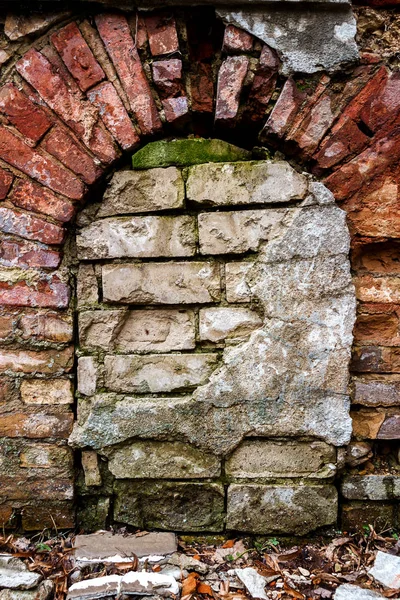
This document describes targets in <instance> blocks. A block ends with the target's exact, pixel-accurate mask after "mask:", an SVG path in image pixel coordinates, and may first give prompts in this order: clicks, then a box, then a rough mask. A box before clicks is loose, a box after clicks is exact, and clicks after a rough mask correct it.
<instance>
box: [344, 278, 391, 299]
mask: <svg viewBox="0 0 400 600" xmlns="http://www.w3.org/2000/svg"><path fill="white" fill-rule="evenodd" d="M354 283H355V287H356V296H357V299H358V300H361V301H363V302H380V303H384V302H391V303H400V277H393V276H390V275H389V276H386V277H384V276H383V277H382V276H379V277H378V276H374V275H363V276H362V277H360V276H359V277H356V278H355V280H354Z"/></svg>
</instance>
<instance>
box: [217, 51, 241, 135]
mask: <svg viewBox="0 0 400 600" xmlns="http://www.w3.org/2000/svg"><path fill="white" fill-rule="evenodd" d="M248 68H249V59H248V58H247V57H246V56H229V57H228V58H226V59H225V60H224V62H223V63H222V65H221V68H220V70H219V74H218V88H217V104H216V108H215V121H216V122H217V123H218V122H219V123H229V122H230V121H232V120H234V119H235V117H236V116H237V113H238V110H239V102H240V96H241V93H242V88H243V83H244V79H245V77H246V75H247V70H248Z"/></svg>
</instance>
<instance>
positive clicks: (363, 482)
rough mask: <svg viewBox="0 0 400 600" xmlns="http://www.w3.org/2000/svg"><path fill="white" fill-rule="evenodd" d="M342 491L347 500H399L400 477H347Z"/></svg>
mask: <svg viewBox="0 0 400 600" xmlns="http://www.w3.org/2000/svg"><path fill="white" fill-rule="evenodd" d="M341 491H342V494H343V496H344V497H345V498H346V499H347V500H398V499H399V498H400V477H399V476H395V475H389V474H388V475H347V476H346V477H345V478H344V480H343V482H342V487H341Z"/></svg>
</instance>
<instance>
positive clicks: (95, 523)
mask: <svg viewBox="0 0 400 600" xmlns="http://www.w3.org/2000/svg"><path fill="white" fill-rule="evenodd" d="M109 510H110V498H108V497H102V496H100V497H98V496H95V497H90V496H89V497H87V496H85V498H84V499H83V500H82V504H81V505H80V506H78V510H77V515H76V521H77V523H76V524H77V526H78V527H79V529H80V530H82V531H98V530H99V529H105V528H106V526H107V517H108V513H109Z"/></svg>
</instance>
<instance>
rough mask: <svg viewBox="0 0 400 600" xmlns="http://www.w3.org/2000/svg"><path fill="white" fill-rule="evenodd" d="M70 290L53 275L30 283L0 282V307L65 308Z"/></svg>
mask: <svg viewBox="0 0 400 600" xmlns="http://www.w3.org/2000/svg"><path fill="white" fill-rule="evenodd" d="M69 296H70V290H69V286H68V285H67V284H66V283H63V282H62V281H60V279H59V278H58V277H57V276H56V275H53V276H51V277H46V278H43V279H40V280H39V281H36V282H34V283H32V282H26V281H18V282H17V283H8V282H3V281H1V282H0V305H3V306H31V307H41V308H66V307H67V306H68V304H69Z"/></svg>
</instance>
